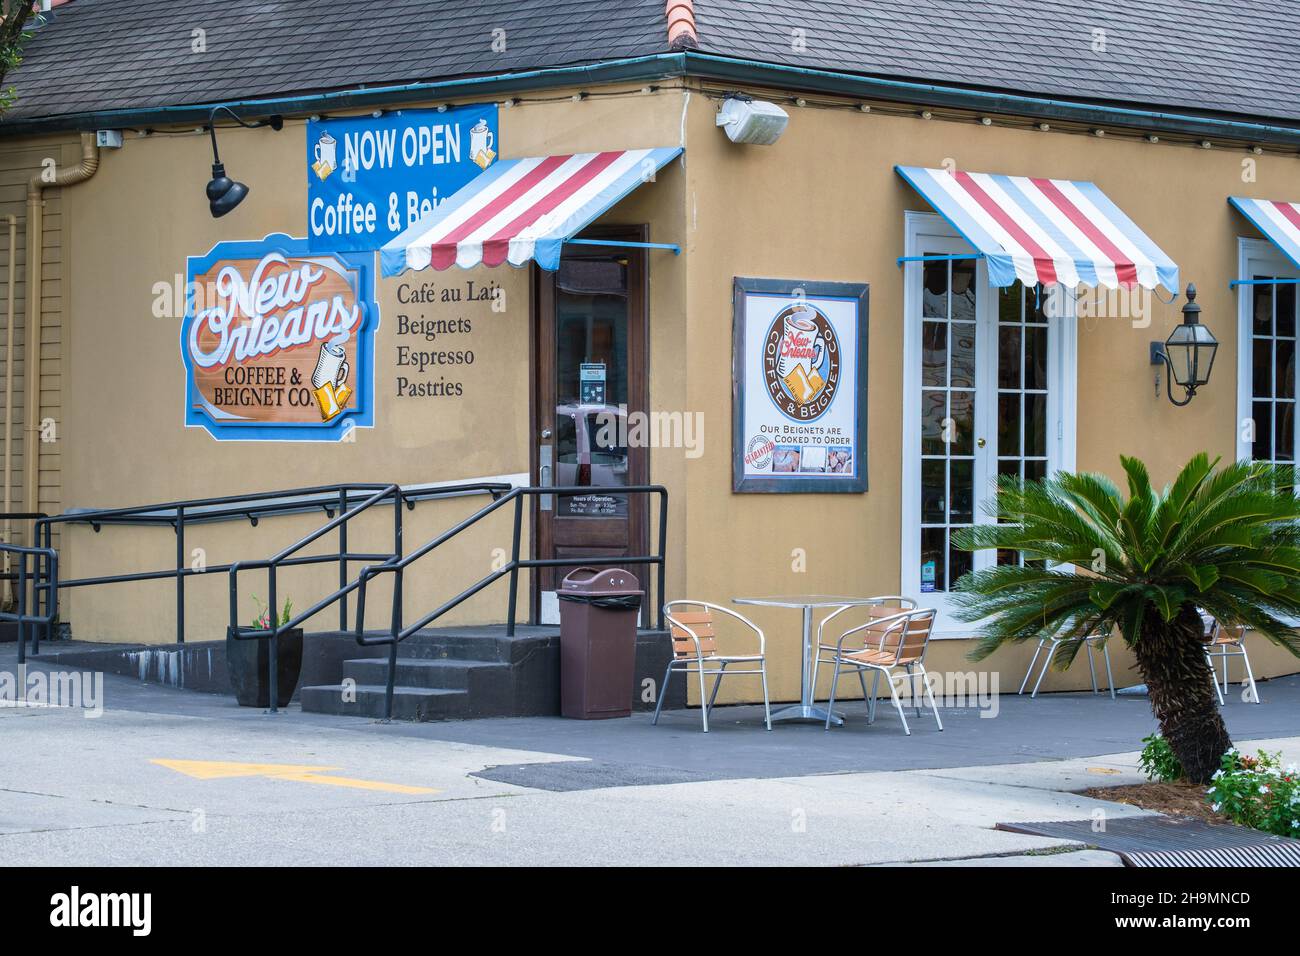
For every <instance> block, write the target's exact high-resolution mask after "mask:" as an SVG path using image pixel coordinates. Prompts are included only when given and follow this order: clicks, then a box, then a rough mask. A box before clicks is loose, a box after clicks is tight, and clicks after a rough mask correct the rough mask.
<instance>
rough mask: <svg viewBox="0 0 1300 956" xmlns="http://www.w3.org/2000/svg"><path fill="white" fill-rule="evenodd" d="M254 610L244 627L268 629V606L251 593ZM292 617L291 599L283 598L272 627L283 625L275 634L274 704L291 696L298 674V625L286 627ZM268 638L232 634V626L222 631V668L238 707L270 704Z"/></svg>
mask: <svg viewBox="0 0 1300 956" xmlns="http://www.w3.org/2000/svg"><path fill="white" fill-rule="evenodd" d="M253 601H254V603H255V604H256V605H257V608H258V613H257V616H256V617H254V618H253V621H252V623H251V624H250V626H249V627H248V628H247V629H246V630H245V629H241V632H242V633H245V634H247V632H248V631H269V630H270V629H271V626H272V625H271V621H272V612H271V608H270V607H268V606H267V605H266V604H264V603H262V601H261V600H260V599H259V598H258V597H257V595H256V594H254V595H253ZM292 619H293V602H292V601H290V600H288V599H286V600H285V602H284V607H283V608H282V609H281V611H280V613H279V615H276V621H275V627H277V628H284V629H283V630H281V631H280V632H279V633H278V634H276V636H275V644H276V647H275V655H276V669H275V670H276V688H275V690H276V693H275V697H276V706H277V707H285V706H287V705H288V703H289V701H290V700H291V699H292V698H293V692H294V690H296V689H297V687H298V675H299V673H300V672H301V670H302V628H300V627H293V628H286V627H285V625H286V624H288V623H289V621H291V620H292ZM270 643H271V639H270V638H266V637H262V638H255V637H236V636H235V634H234V628H231V629H229V630H228V631H227V633H226V669H227V671H229V673H230V686H231V688H232V689H233V690H234V692H235V699H236V700H238V701H239V706H241V707H269V706H271V666H270V661H271V650H270Z"/></svg>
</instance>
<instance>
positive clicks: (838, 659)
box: [813, 598, 943, 736]
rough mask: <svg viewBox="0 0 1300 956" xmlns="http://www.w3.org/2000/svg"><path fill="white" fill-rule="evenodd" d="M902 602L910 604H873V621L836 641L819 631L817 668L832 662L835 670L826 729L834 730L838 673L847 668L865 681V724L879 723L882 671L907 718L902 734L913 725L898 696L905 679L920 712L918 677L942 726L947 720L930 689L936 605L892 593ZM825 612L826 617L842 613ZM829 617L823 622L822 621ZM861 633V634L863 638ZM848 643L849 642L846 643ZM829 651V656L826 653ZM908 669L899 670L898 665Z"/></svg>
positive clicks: (902, 715) (870, 613)
mask: <svg viewBox="0 0 1300 956" xmlns="http://www.w3.org/2000/svg"><path fill="white" fill-rule="evenodd" d="M889 600H896V601H898V602H899V603H900V604H904V603H906V604H911V605H913V606H912V607H910V608H908V607H905V608H904V609H903V610H901V611H900V610H898V609H897V608H893V607H885V606H883V605H873V606H869V607H868V608H867V609H866V610H867V614H868V616H869V617H870V620H868V621H867V623H865V624H859V625H858V626H857V627H852V628H849V629H848V630H847V631H845V632H844V633H843V634H841V635H840V637H839V639H838V640H837V641H836V642H835V643H834V644H825V643H823V642H822V640H821V633H820V629H819V632H818V648H817V660H816V662H815V664H814V665H813V666H814V667H820V666H821V665H822V664H833V665H834V666H835V674H834V676H833V677H832V678H831V696H830V700H829V701H828V702H827V704H826V729H827V730H830V729H831V719H832V717H833V716H834V711H835V692H836V690H838V689H839V681H840V674H841V673H842V672H843V671H844V670H845V669H853V670H854V671H856V672H857V675H858V681H859V683H860V684H861V685H862V694H863V697H865V698H866V701H867V723H869V724H873V723H875V722H876V693H877V691H879V689H880V678H881V675H884V677H885V679H886V681H888V683H889V696H890V698H891V699H892V700H893V702H894V707H895V709H896V710H897V711H898V716H899V719H900V720H902V722H903V733H905V734H907V735H908V736H911V734H912V729H911V728H910V727H908V725H907V714H906V713H905V712H904V710H903V702H902V701H901V700H900V699H899V697H898V688H897V686H896V685H897V684H899V683H901V682H903V681H910V682H911V683H912V699H913V702H914V703H915V706H916V715H917V716H918V717H919V716H920V715H921V704H920V696H919V695H918V694H917V693H916V690H917V687H916V685H917V682H918V681H919V682H920V685H921V690H922V693H923V695H924V696H925V697H926V698H927V699H928V700H929V702H930V709H931V710H932V711H933V712H934V721H935V723H936V724H937V725H938V727H939V729H940V730H943V720H942V719H941V718H940V717H939V706H938V704H937V703H935V699H934V692H933V691H932V690H931V689H930V680H929V675H928V674H927V673H926V670H925V653H926V651H927V650H928V649H929V646H930V635H931V634H932V633H933V632H934V619H935V614H936V612H935V610H934V609H933V608H919V609H918V608H916V607H915V602H914V601H912V600H911V599H910V598H890V599H889ZM839 613H840V612H839V611H836V612H835V614H832V615H830V616H829V617H827V619H826V620H830V618H832V617H834V616H835V615H836V614H839ZM824 623H825V622H824V621H823V624H824ZM858 635H861V637H859V636H858ZM846 645H847V646H846ZM828 652H829V653H830V654H831V656H830V657H827V656H826V655H827V653H828ZM900 667H901V668H902V669H903V670H904V672H905V673H902V674H900V673H897V668H900ZM867 671H871V672H872V673H873V675H874V676H873V679H872V683H871V692H870V693H868V692H867V682H866V672H867Z"/></svg>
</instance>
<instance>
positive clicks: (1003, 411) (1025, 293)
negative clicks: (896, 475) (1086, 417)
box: [902, 230, 1074, 632]
mask: <svg viewBox="0 0 1300 956" xmlns="http://www.w3.org/2000/svg"><path fill="white" fill-rule="evenodd" d="M913 238H914V241H912V242H909V250H908V255H922V256H952V257H954V258H950V259H936V260H934V261H929V262H917V263H909V264H908V265H907V267H906V268H907V279H906V282H907V294H906V297H905V298H906V302H905V311H906V316H905V349H904V351H905V366H904V390H905V399H904V416H905V417H904V428H903V437H904V441H903V448H904V460H903V489H904V491H903V509H904V510H903V542H902V559H903V564H902V588H903V593H904V594H907V595H911V596H915V597H917V598H918V599H919V600H920V601H921V603H922V605H923V606H933V607H936V608H938V610H939V612H940V629H941V630H948V631H950V632H951V631H953V630H954V629H955V628H956V622H954V621H953V620H952V618H951V615H950V603H951V602H950V594H951V592H952V589H953V586H954V585H955V584H956V582H957V581H958V579H959V578H961V576H962V575H963V574H965V573H966V572H968V571H971V570H975V569H978V568H983V567H989V566H992V565H993V564H994V563H995V562H997V563H1008V562H1017V561H1020V560H1022V559H1021V556H1020V555H1019V554H1018V553H1015V552H1006V553H999V554H997V555H994V554H991V553H984V552H981V553H975V554H972V553H970V552H966V551H961V550H959V549H957V548H955V547H954V546H953V543H952V537H953V534H954V532H956V531H957V530H959V529H961V528H964V527H969V526H970V525H972V524H975V523H977V522H985V521H988V520H990V519H989V518H988V516H987V515H985V514H984V513H983V510H982V507H981V505H982V504H983V503H984V502H985V501H986V500H987V499H988V498H989V497H990V496H991V494H992V490H993V487H994V484H995V482H996V478H997V476H998V475H1016V476H1018V477H1020V478H1024V479H1033V478H1042V477H1043V476H1044V475H1047V474H1048V473H1050V472H1053V471H1057V470H1060V469H1062V468H1072V467H1073V464H1074V463H1073V442H1074V420H1073V407H1074V396H1073V392H1074V368H1073V358H1074V347H1073V346H1074V319H1073V316H1072V314H1066V315H1061V316H1056V315H1053V316H1052V317H1051V318H1050V319H1049V317H1048V312H1049V309H1048V295H1047V291H1046V290H1045V289H1043V288H1042V287H1036V288H1035V287H1028V288H1027V287H1025V286H1023V285H1021V284H1020V283H1017V284H1016V285H1014V286H1011V287H1010V288H1008V289H992V288H990V287H989V286H988V276H987V271H986V267H985V265H984V263H983V262H982V261H981V260H978V259H974V258H957V257H961V256H964V255H968V254H969V253H970V247H969V246H968V245H967V244H966V243H965V242H964V241H963V240H961V239H959V238H956V237H952V236H948V235H944V234H943V233H942V232H941V231H938V230H935V231H933V232H930V233H928V234H927V233H926V232H924V231H918V232H917V233H915V235H914V237H913ZM1071 299H1072V297H1071V296H1069V295H1059V296H1055V297H1054V298H1053V303H1054V304H1056V303H1068V302H1069V301H1070V300H1071ZM1050 311H1058V310H1057V309H1053V310H1050ZM1059 311H1066V312H1071V313H1072V309H1070V308H1069V307H1068V306H1067V307H1065V308H1062V309H1060V310H1059Z"/></svg>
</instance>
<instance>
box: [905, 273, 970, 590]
mask: <svg viewBox="0 0 1300 956" xmlns="http://www.w3.org/2000/svg"><path fill="white" fill-rule="evenodd" d="M975 275H976V272H975V265H974V263H973V262H971V261H970V260H965V261H952V260H949V261H943V262H929V263H926V265H925V272H924V278H923V282H924V287H925V288H924V295H923V303H922V314H923V319H922V322H921V339H922V344H921V349H922V359H921V361H922V365H923V368H922V374H921V423H920V424H921V456H922V459H921V516H920V517H921V527H920V529H919V533H920V536H921V568H920V579H921V590H922V591H923V592H926V593H929V592H932V591H947V590H950V589H951V587H952V585H953V584H954V583H955V582H956V580H957V578H958V577H960V576H961V574H963V573H965V572H966V571H968V570H969V569H970V555H968V554H961V553H959V552H956V551H954V549H953V547H952V530H953V529H954V528H958V527H962V526H963V525H969V524H970V523H971V522H972V521H973V520H974V501H975V437H976V435H975V422H976V398H975V395H976V393H975V387H976V385H975V383H976V367H977V359H978V356H977V355H976V329H977V323H976V316H977V313H976V298H975V297H976V285H975Z"/></svg>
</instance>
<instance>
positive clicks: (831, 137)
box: [685, 97, 1300, 700]
mask: <svg viewBox="0 0 1300 956" xmlns="http://www.w3.org/2000/svg"><path fill="white" fill-rule="evenodd" d="M774 98H775V97H774ZM714 109H715V104H714V103H713V102H710V101H709V100H707V99H704V98H702V97H701V98H697V99H696V100H694V101H693V103H692V107H691V113H690V121H689V124H688V127H687V149H688V163H687V168H688V173H689V176H688V185H687V202H688V204H689V209H690V215H691V222H692V226H693V228H692V230H691V233H690V247H689V253H688V258H689V264H688V268H689V270H690V318H691V331H690V336H691V343H692V348H691V350H690V352H689V355H688V361H689V363H690V364H689V393H688V394H689V402H690V405H691V407H693V408H698V409H703V410H706V414H707V415H708V425H707V426H706V433H707V434H709V435H711V436H713V440H712V441H711V442H710V443H709V444H708V446H707V449H708V450H707V453H706V454H705V455H704V456H703V457H702V458H700V459H699V460H698V461H693V462H691V463H690V465H689V467H688V470H687V483H686V488H685V491H686V497H687V498H688V500H689V501H690V502H691V523H690V538H689V543H688V548H687V555H686V560H687V565H688V566H687V580H688V582H689V590H690V592H691V594H692V595H698V596H704V597H709V598H712V599H715V600H716V599H718V598H730V597H732V596H736V595H744V594H751V595H753V594H791V593H808V592H814V593H851V594H863V593H870V594H885V593H897V592H898V589H899V588H900V535H901V532H902V524H901V522H902V515H901V511H900V504H899V503H900V497H901V493H902V490H901V480H902V468H901V462H900V456H901V448H902V428H903V423H902V420H901V414H900V408H901V404H902V352H903V340H902V332H903V327H902V316H903V270H902V269H900V268H899V267H898V266H897V265H896V263H895V260H896V257H898V256H899V255H902V254H903V251H904V250H903V245H904V213H905V212H906V211H908V210H916V211H921V212H930V211H931V210H930V209H929V207H928V206H927V205H926V203H925V201H924V200H923V199H922V198H921V197H920V196H919V195H918V194H916V193H915V192H914V191H913V190H912V189H911V188H910V187H909V186H908V185H907V184H906V183H905V182H903V180H902V179H901V178H900V177H899V176H898V175H897V174H896V173H895V172H894V166H895V164H900V165H912V166H927V167H938V166H942V165H944V164H945V163H949V164H951V163H955V164H956V166H957V167H958V168H962V169H970V170H980V171H989V172H1000V173H1007V174H1013V175H1016V174H1018V175H1033V176H1044V177H1052V178H1065V179H1082V180H1091V181H1093V182H1096V183H1097V184H1098V185H1099V186H1100V187H1101V188H1102V189H1103V190H1105V192H1106V193H1107V195H1109V196H1110V198H1111V199H1113V200H1114V201H1115V203H1116V204H1117V205H1119V206H1120V207H1121V208H1122V209H1123V210H1124V211H1125V212H1126V213H1127V214H1128V215H1129V216H1130V217H1131V218H1132V219H1133V220H1134V221H1135V222H1137V223H1138V224H1139V226H1140V227H1141V228H1142V229H1144V230H1145V231H1146V232H1147V233H1148V234H1149V235H1150V236H1151V237H1152V238H1153V239H1154V240H1155V241H1156V243H1157V244H1158V245H1160V247H1161V248H1163V249H1164V250H1165V251H1166V252H1167V253H1169V254H1170V255H1171V256H1172V257H1173V259H1174V261H1175V262H1177V263H1178V265H1179V266H1180V268H1181V274H1182V278H1183V281H1184V283H1186V282H1188V281H1192V282H1195V283H1197V286H1198V289H1199V290H1200V295H1199V301H1200V302H1201V304H1202V306H1203V308H1204V312H1203V321H1204V322H1205V323H1206V324H1208V325H1209V326H1210V328H1211V329H1212V330H1213V331H1214V333H1215V335H1216V336H1217V337H1218V339H1219V341H1220V342H1221V343H1222V345H1221V348H1220V350H1219V355H1218V358H1217V359H1216V366H1215V377H1214V381H1213V382H1212V383H1211V384H1210V385H1209V387H1207V388H1206V389H1205V390H1204V391H1202V392H1201V393H1200V394H1199V395H1198V396H1197V398H1196V400H1195V402H1194V403H1193V404H1192V405H1191V406H1189V407H1188V408H1182V409H1179V408H1175V407H1174V406H1173V405H1171V404H1170V403H1169V402H1168V400H1167V399H1166V398H1165V397H1164V394H1163V389H1162V392H1161V394H1160V395H1159V396H1157V395H1156V394H1155V391H1154V379H1153V376H1152V370H1151V369H1150V367H1149V365H1148V342H1150V341H1152V340H1155V339H1160V340H1163V339H1164V338H1165V337H1166V336H1167V335H1168V334H1169V331H1170V330H1171V329H1172V328H1173V326H1174V325H1175V324H1176V323H1177V322H1179V321H1180V319H1181V315H1180V313H1179V311H1178V309H1179V307H1180V306H1181V304H1182V303H1181V300H1180V301H1179V302H1178V303H1176V304H1175V305H1172V306H1164V305H1160V304H1158V303H1157V304H1156V305H1155V306H1154V311H1153V321H1152V322H1151V325H1150V327H1147V328H1135V327H1134V326H1133V324H1132V322H1131V321H1129V320H1127V319H1114V318H1109V319H1084V318H1080V320H1079V322H1078V383H1079V385H1078V428H1077V431H1078V436H1077V466H1078V467H1079V468H1080V469H1088V470H1096V471H1102V472H1105V473H1108V474H1110V475H1111V476H1113V477H1120V476H1121V472H1120V468H1119V456H1120V454H1132V455H1137V456H1139V457H1142V458H1143V459H1145V460H1146V461H1147V462H1148V464H1149V465H1150V467H1151V470H1152V477H1153V479H1154V480H1156V481H1159V482H1163V481H1168V480H1170V479H1171V478H1172V477H1173V475H1174V474H1175V472H1176V470H1177V468H1178V467H1180V466H1181V465H1182V464H1183V463H1184V462H1185V461H1186V460H1187V458H1189V457H1190V456H1191V455H1192V454H1194V453H1196V452H1198V451H1202V450H1207V451H1209V452H1211V453H1212V454H1217V455H1222V456H1224V457H1225V458H1232V457H1234V456H1235V454H1236V449H1235V435H1236V429H1235V421H1236V382H1235V377H1236V356H1237V344H1236V328H1237V301H1236V295H1235V293H1232V292H1230V291H1229V288H1228V282H1229V280H1230V279H1233V278H1236V269H1237V238H1238V237H1239V236H1254V235H1255V233H1254V232H1253V230H1252V229H1251V227H1250V226H1249V225H1248V224H1247V223H1245V222H1244V221H1243V220H1242V219H1241V218H1240V217H1239V216H1237V214H1236V213H1234V212H1232V211H1231V209H1230V208H1229V206H1228V203H1227V199H1226V197H1227V196H1228V195H1229V194H1233V195H1251V196H1268V197H1273V198H1277V197H1287V196H1300V160H1297V159H1295V158H1293V157H1288V156H1274V155H1265V156H1262V157H1258V158H1257V159H1256V170H1257V175H1258V181H1257V182H1255V183H1246V182H1243V179H1242V171H1243V167H1242V161H1243V159H1246V158H1247V153H1246V152H1245V150H1242V149H1232V150H1227V149H1219V150H1204V149H1200V148H1195V147H1189V146H1173V145H1166V144H1151V143H1147V142H1143V141H1136V142H1135V141H1132V140H1123V139H1119V138H1116V137H1111V138H1099V137H1095V136H1088V135H1074V134H1066V133H1060V132H1040V131H1037V130H1017V129H1010V128H1004V127H1001V126H998V125H994V126H992V127H984V126H982V125H979V124H978V123H976V122H975V121H974V119H973V118H972V119H971V120H969V121H966V122H960V123H958V122H946V121H940V120H928V121H927V120H924V119H921V118H919V117H916V116H887V115H880V114H878V113H873V114H862V113H859V112H854V111H850V110H826V109H815V108H804V109H800V108H797V107H787V110H788V111H789V113H790V124H789V127H788V129H787V130H786V132H785V134H784V135H783V136H782V137H781V139H780V140H779V141H778V142H777V143H776V144H775V145H773V146H769V147H752V146H751V147H745V146H736V145H734V144H732V143H730V142H729V141H728V140H727V139H726V137H725V136H723V135H721V133H720V131H718V130H715V129H714V128H713V125H714V123H713V112H714ZM737 275H744V276H761V277H771V278H786V279H802V280H827V281H842V282H867V283H870V286H871V293H870V294H871V308H870V315H871V325H870V345H869V350H870V359H869V383H870V384H869V399H868V400H869V405H868V414H869V421H868V430H869V448H868V454H869V463H868V478H869V482H870V490H869V491H868V493H867V494H866V495H799V496H769V495H735V494H731V493H730V491H729V489H730V484H731V461H730V453H731V448H730V439H729V429H730V417H729V416H730V404H731V398H730V394H731V379H730V375H729V370H728V368H727V358H728V357H729V356H730V353H731V336H732V325H731V312H732V301H731V298H732V278H733V276H737ZM715 422H716V426H715V424H714V423H715ZM796 549H801V550H802V552H803V553H804V554H805V555H806V562H804V563H802V565H801V564H800V563H799V562H796V561H795V554H794V552H795V550H796ZM801 567H802V570H801V569H800V568H801ZM746 610H747V613H748V611H749V610H752V611H753V614H752V617H753V619H754V620H755V621H756V622H757V623H759V624H760V626H762V627H764V629H765V630H766V632H767V634H768V637H769V647H770V648H771V651H770V654H771V662H770V672H771V675H772V677H771V682H772V688H773V695H774V697H776V698H779V699H785V700H789V699H793V698H795V697H797V695H798V686H799V684H798V652H797V647H798V612H796V611H788V610H768V609H761V608H754V609H746ZM1119 643H1120V642H1118V641H1117V642H1115V646H1113V647H1112V653H1113V654H1114V657H1115V665H1116V668H1115V669H1116V679H1117V682H1119V683H1120V684H1132V683H1137V682H1138V678H1137V677H1136V675H1135V674H1134V673H1132V672H1130V670H1129V668H1130V667H1131V663H1132V662H1131V656H1130V655H1128V654H1127V652H1124V651H1121V649H1120V646H1119ZM970 648H971V642H969V641H963V640H944V641H937V642H935V643H934V644H933V645H932V649H931V652H930V658H929V666H930V668H931V670H936V671H949V670H970V669H971V668H972V667H973V666H974V665H972V664H971V663H970V662H969V661H968V660H966V658H965V655H966V653H967V652H968V651H969V650H970ZM1251 649H1252V650H1253V651H1254V653H1255V658H1254V660H1255V661H1257V662H1258V669H1257V673H1274V674H1276V673H1290V672H1293V671H1295V670H1297V665H1296V662H1295V660H1294V659H1293V658H1291V657H1290V655H1289V654H1286V653H1285V652H1281V651H1278V650H1277V649H1276V648H1274V647H1273V646H1272V645H1269V644H1267V642H1265V641H1262V640H1256V639H1253V638H1252V643H1251ZM1031 654H1032V648H1030V647H1023V648H1015V649H1009V650H1003V651H1000V652H998V653H997V654H996V655H994V656H993V657H992V658H991V659H990V660H989V661H988V662H987V664H986V665H980V666H981V667H984V666H988V667H991V668H995V669H997V670H999V671H1000V672H1001V674H1002V681H1001V683H1002V688H1003V690H1006V689H1008V687H1010V689H1012V690H1014V689H1015V687H1017V686H1019V683H1020V679H1021V677H1022V676H1023V674H1024V671H1025V668H1026V666H1027V665H1028V662H1029V657H1030V655H1031ZM1235 673H1236V671H1234V674H1235ZM1087 681H1088V675H1087V668H1086V667H1085V666H1084V663H1083V661H1082V660H1080V661H1079V662H1078V664H1077V665H1076V667H1075V668H1074V669H1072V670H1071V671H1070V672H1069V673H1068V674H1066V675H1049V677H1048V679H1047V681H1046V682H1045V686H1047V687H1051V688H1054V689H1064V688H1071V687H1075V688H1077V687H1081V686H1085V685H1086V684H1087ZM755 683H756V681H755ZM819 688H820V690H819V693H821V694H824V693H825V692H826V691H827V690H828V688H829V674H828V675H826V677H825V678H824V679H823V680H822V681H821V683H820V684H819ZM755 690H756V688H755V687H747V686H745V685H743V684H741V683H740V682H736V684H734V685H733V690H732V692H731V693H732V695H739V696H743V697H745V698H749V699H752V698H753V696H754V693H755ZM850 693H851V694H852V691H850ZM719 699H720V700H730V699H734V697H733V696H728V692H727V690H726V688H725V683H724V689H723V691H722V692H721V694H720V696H719Z"/></svg>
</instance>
